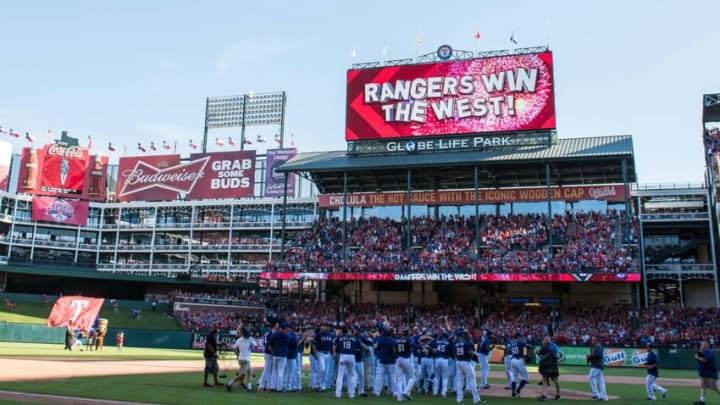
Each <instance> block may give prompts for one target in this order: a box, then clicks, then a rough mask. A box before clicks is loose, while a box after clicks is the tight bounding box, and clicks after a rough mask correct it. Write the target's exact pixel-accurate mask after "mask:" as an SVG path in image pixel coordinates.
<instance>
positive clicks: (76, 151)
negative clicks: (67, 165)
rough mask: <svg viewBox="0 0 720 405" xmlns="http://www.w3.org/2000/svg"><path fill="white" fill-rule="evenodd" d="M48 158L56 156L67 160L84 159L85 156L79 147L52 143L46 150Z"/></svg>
mask: <svg viewBox="0 0 720 405" xmlns="http://www.w3.org/2000/svg"><path fill="white" fill-rule="evenodd" d="M47 155H48V156H58V157H61V158H63V157H64V158H68V159H84V158H85V156H84V155H83V148H81V147H79V146H64V145H62V144H59V143H54V144H52V145H50V147H49V148H48V150H47Z"/></svg>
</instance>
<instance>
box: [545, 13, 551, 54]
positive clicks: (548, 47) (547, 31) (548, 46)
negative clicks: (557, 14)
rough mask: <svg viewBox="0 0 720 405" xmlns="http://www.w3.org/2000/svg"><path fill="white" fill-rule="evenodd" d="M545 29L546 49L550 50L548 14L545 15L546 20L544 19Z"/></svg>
mask: <svg viewBox="0 0 720 405" xmlns="http://www.w3.org/2000/svg"><path fill="white" fill-rule="evenodd" d="M545 31H546V34H547V49H548V51H549V50H550V16H548V17H547V20H546V21H545Z"/></svg>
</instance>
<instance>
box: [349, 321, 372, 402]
mask: <svg viewBox="0 0 720 405" xmlns="http://www.w3.org/2000/svg"><path fill="white" fill-rule="evenodd" d="M353 333H354V335H355V337H356V338H357V340H358V343H359V344H358V346H357V349H355V375H356V382H357V392H358V395H360V396H361V397H366V396H367V394H366V393H365V387H366V386H367V387H368V389H370V388H371V387H370V385H369V380H368V381H366V379H368V377H369V375H368V374H367V371H369V369H366V368H365V362H371V361H372V359H371V358H370V348H371V347H372V345H373V341H372V339H370V338H369V337H368V336H367V333H366V332H365V330H364V329H363V328H360V327H357V326H356V327H355V328H353ZM366 370H367V371H366Z"/></svg>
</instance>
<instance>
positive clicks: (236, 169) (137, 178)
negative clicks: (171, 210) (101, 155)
mask: <svg viewBox="0 0 720 405" xmlns="http://www.w3.org/2000/svg"><path fill="white" fill-rule="evenodd" d="M118 174H119V176H118V177H119V178H118V186H117V199H118V200H119V201H167V200H174V199H177V197H178V193H182V194H184V195H185V198H186V199H188V200H193V199H195V200H197V199H218V198H243V197H251V196H253V195H254V189H255V181H254V180H255V151H232V152H216V153H207V154H205V153H202V154H193V155H191V156H190V160H188V161H186V162H180V156H179V155H162V156H146V157H125V158H120V162H119V169H118Z"/></svg>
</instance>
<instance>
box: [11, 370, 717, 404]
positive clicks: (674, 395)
mask: <svg viewBox="0 0 720 405" xmlns="http://www.w3.org/2000/svg"><path fill="white" fill-rule="evenodd" d="M201 383H202V372H201V370H199V369H198V372H197V373H180V374H156V375H152V376H148V375H128V376H117V377H82V378H71V379H68V380H60V381H43V382H42V384H38V383H37V382H14V383H0V389H3V390H8V389H9V390H15V391H28V392H36V393H46V394H55V395H68V396H79V397H87V398H100V399H113V400H125V401H136V402H151V403H161V404H177V405H197V404H231V403H238V402H245V401H248V400H251V401H252V403H253V405H265V404H267V405H271V404H278V403H292V404H297V405H326V404H327V405H330V404H334V405H336V404H337V403H338V400H337V399H335V398H334V397H333V396H332V394H329V393H325V394H321V393H313V392H302V393H254V394H248V393H245V392H237V390H236V391H234V392H232V393H227V392H225V390H224V389H223V388H202V387H201ZM491 383H494V384H502V382H501V381H499V380H498V381H493V380H491ZM563 387H564V388H569V389H577V390H582V391H588V385H587V384H586V383H564V384H563ZM669 389H670V393H669V395H668V399H667V400H665V401H662V402H660V403H663V404H675V403H683V404H688V403H692V402H693V401H694V400H696V399H697V392H698V390H697V389H696V388H687V387H669ZM536 391H537V388H536V387H534V386H528V387H527V388H526V389H525V396H524V399H523V400H522V401H524V402H527V401H532V402H536V401H534V397H535V392H536ZM608 393H609V394H610V395H616V396H619V397H621V399H619V400H615V401H612V403H613V404H616V405H631V404H638V403H644V402H647V401H646V400H645V391H644V386H642V385H626V384H610V385H608ZM714 395H716V394H714ZM251 398H252V399H251ZM485 399H486V400H487V401H488V403H491V404H507V405H509V404H515V405H517V404H518V401H517V400H513V399H511V398H509V397H486V398H485ZM714 399H715V398H713V397H709V398H708V401H709V402H712V401H713V400H714ZM354 401H360V402H365V401H367V402H372V403H373V404H379V405H385V404H395V403H397V401H395V400H394V399H391V398H390V397H387V396H383V397H382V398H371V399H360V398H358V399H355V400H354ZM340 402H347V403H350V401H349V400H347V399H343V400H341V401H340ZM470 402H471V400H470V398H468V396H466V397H465V403H470ZM0 403H3V402H1V401H0ZM449 403H454V398H452V399H450V398H448V399H445V400H443V399H440V398H435V397H427V396H421V395H417V394H416V395H415V396H414V397H413V401H412V404H449ZM561 403H563V404H588V403H589V402H588V401H587V400H568V399H563V400H562V402H561Z"/></svg>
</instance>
